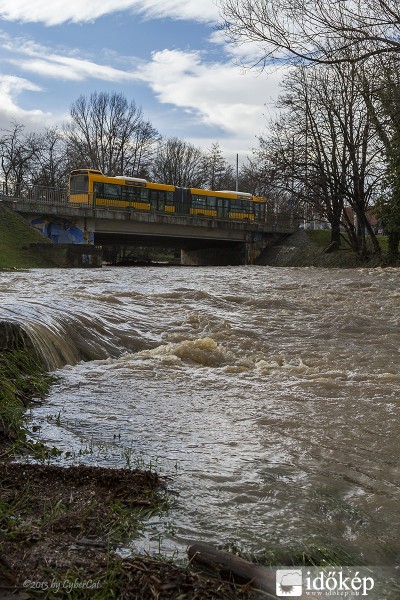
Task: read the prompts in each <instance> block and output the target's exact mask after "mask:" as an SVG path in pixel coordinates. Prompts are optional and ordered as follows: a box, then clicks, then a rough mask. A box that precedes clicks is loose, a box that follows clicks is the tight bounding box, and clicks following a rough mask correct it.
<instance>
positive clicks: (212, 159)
mask: <svg viewBox="0 0 400 600" xmlns="http://www.w3.org/2000/svg"><path fill="white" fill-rule="evenodd" d="M202 168H203V183H202V185H203V186H204V187H205V188H207V189H209V190H230V189H232V190H233V189H235V185H236V181H235V175H234V171H233V167H232V165H230V164H229V163H228V161H227V160H226V159H225V158H224V156H223V154H222V150H221V148H220V146H219V143H218V142H214V143H213V144H212V145H211V148H210V150H209V151H208V152H207V153H206V154H205V155H204V156H203V161H202Z"/></svg>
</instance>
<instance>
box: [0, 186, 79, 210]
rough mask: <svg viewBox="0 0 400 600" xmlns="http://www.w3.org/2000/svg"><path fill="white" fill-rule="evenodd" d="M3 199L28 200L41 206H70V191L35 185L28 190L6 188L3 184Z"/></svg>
mask: <svg viewBox="0 0 400 600" xmlns="http://www.w3.org/2000/svg"><path fill="white" fill-rule="evenodd" d="M1 196H2V198H4V199H10V200H13V199H14V200H22V201H24V200H26V201H28V202H37V203H40V204H51V205H60V206H65V205H66V204H68V190H67V189H60V188H50V187H44V186H41V185H34V186H32V187H28V188H25V187H24V188H20V189H18V188H16V189H10V188H8V189H7V188H6V187H5V186H4V184H3V191H2V193H1Z"/></svg>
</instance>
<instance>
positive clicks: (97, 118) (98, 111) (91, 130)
mask: <svg viewBox="0 0 400 600" xmlns="http://www.w3.org/2000/svg"><path fill="white" fill-rule="evenodd" d="M65 134H66V137H67V141H68V144H69V147H70V152H71V155H72V156H73V157H74V158H75V161H78V160H79V161H80V164H79V165H77V166H90V167H92V168H95V169H100V170H101V171H103V173H105V174H110V175H111V174H112V175H115V174H122V173H123V174H125V175H131V174H138V173H140V171H141V169H142V168H143V162H145V159H146V158H147V155H148V153H149V151H150V150H151V149H152V146H153V144H154V143H155V142H156V141H157V140H158V139H159V135H158V132H157V131H156V130H155V129H154V128H153V127H152V126H151V124H150V123H148V122H146V121H144V119H143V113H142V109H141V108H140V107H137V106H136V104H135V102H133V101H132V102H130V103H129V102H128V101H127V99H126V98H125V96H123V94H117V93H112V94H108V93H106V92H101V93H97V92H95V93H93V94H91V95H90V97H89V98H87V97H86V96H80V97H79V98H78V100H76V102H75V103H74V104H73V105H72V106H71V122H70V123H69V124H68V125H67V126H66V129H65Z"/></svg>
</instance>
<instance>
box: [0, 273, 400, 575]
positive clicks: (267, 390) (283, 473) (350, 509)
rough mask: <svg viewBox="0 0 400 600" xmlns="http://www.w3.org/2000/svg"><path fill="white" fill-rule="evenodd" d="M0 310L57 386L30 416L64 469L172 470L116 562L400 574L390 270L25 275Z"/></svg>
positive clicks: (399, 372) (399, 377) (397, 399)
mask: <svg viewBox="0 0 400 600" xmlns="http://www.w3.org/2000/svg"><path fill="white" fill-rule="evenodd" d="M0 301H1V306H0V320H3V321H8V322H11V323H15V322H18V323H20V324H21V325H22V327H23V329H24V330H25V331H26V332H27V334H28V335H29V336H30V338H31V339H32V341H33V342H34V343H35V344H36V346H37V347H38V348H39V349H40V351H41V352H42V353H43V355H44V356H45V358H46V360H47V363H48V366H49V369H50V370H53V371H55V372H56V374H57V376H58V381H57V382H56V384H55V385H54V386H53V388H52V391H51V393H50V396H49V397H48V399H47V400H46V401H45V403H44V404H43V405H42V406H40V407H38V408H35V409H33V410H32V412H31V421H32V423H33V424H35V425H38V426H40V430H39V432H38V433H37V434H36V435H37V437H38V438H40V439H44V440H46V442H47V443H49V444H50V445H53V446H56V447H58V448H60V449H61V450H62V451H63V455H62V456H61V457H60V458H59V459H58V461H59V462H63V463H64V464H69V463H71V462H73V463H79V462H86V463H90V464H99V465H105V466H132V467H135V466H140V467H147V466H151V467H152V468H154V469H156V470H158V471H160V472H161V474H164V475H166V476H168V477H169V480H168V488H169V490H170V492H171V498H172V501H171V506H170V508H169V510H168V511H167V512H166V513H164V514H163V515H161V516H158V517H156V518H153V519H150V520H149V521H148V523H147V527H146V530H145V531H144V533H143V535H142V536H140V537H139V538H138V539H135V540H132V542H131V544H130V546H129V545H128V547H127V548H126V549H125V550H126V551H128V550H129V547H131V548H134V549H138V548H139V549H144V550H147V551H155V550H160V549H161V551H163V552H167V553H168V552H170V553H178V554H179V553H181V552H183V551H184V550H185V549H186V547H187V545H188V544H189V543H190V542H191V541H193V540H203V541H207V542H211V543H218V544H225V545H229V544H233V545H236V546H239V547H240V548H242V549H244V550H245V551H248V552H251V553H253V554H256V555H257V554H259V553H263V552H265V551H267V550H268V549H270V548H276V547H278V546H280V547H282V546H285V547H290V548H291V547H302V546H303V547H304V546H307V545H310V544H323V545H330V546H332V547H333V548H340V549H342V550H344V551H346V552H347V551H348V552H350V553H352V554H355V555H358V556H362V557H363V558H364V559H365V560H366V561H368V562H369V563H370V564H375V565H377V564H388V565H394V564H397V563H398V559H399V555H400V541H399V539H398V531H399V526H400V502H399V500H400V489H399V486H400V467H399V450H400V443H399V422H400V420H399V408H400V369H399V360H400V334H399V332H400V330H399V324H400V270H398V269H371V270H365V269H360V270H328V269H316V268H308V269H307V268H302V269H297V268H269V267H227V268H225V267H223V268H221V267H218V268H214V267H210V268H206V267H204V268H179V267H176V268H175V267H171V268H161V267H159V268H157V267H149V268H147V267H146V268H125V269H117V268H104V269H102V270H33V271H30V272H26V273H25V272H17V273H1V274H0ZM82 358H83V359H84V360H82Z"/></svg>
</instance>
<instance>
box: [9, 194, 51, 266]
mask: <svg viewBox="0 0 400 600" xmlns="http://www.w3.org/2000/svg"><path fill="white" fill-rule="evenodd" d="M46 243H48V244H51V242H50V240H47V239H46V238H45V237H44V236H43V235H42V234H41V233H39V232H38V231H36V230H35V229H34V228H33V227H31V226H30V225H29V223H27V221H25V219H23V217H21V216H20V215H18V214H16V213H14V212H13V211H12V210H10V209H8V208H6V207H5V206H3V205H1V204H0V269H31V268H41V267H49V266H53V264H52V263H51V264H50V263H49V259H48V258H46V257H43V256H40V255H38V254H33V253H32V250H30V249H29V245H30V244H46Z"/></svg>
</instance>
